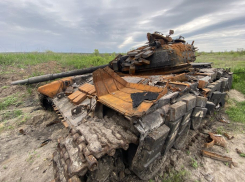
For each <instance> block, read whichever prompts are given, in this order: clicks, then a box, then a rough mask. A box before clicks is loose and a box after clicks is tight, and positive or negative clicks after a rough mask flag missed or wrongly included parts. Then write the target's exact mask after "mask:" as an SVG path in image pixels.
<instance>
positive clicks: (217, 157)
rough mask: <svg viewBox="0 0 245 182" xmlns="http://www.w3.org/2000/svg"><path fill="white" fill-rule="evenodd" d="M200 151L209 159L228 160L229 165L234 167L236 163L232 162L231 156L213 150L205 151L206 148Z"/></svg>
mask: <svg viewBox="0 0 245 182" xmlns="http://www.w3.org/2000/svg"><path fill="white" fill-rule="evenodd" d="M201 152H202V155H203V156H205V157H209V158H211V159H215V160H218V161H222V162H228V163H229V166H230V167H231V166H232V165H233V166H234V167H236V164H234V163H233V161H232V158H230V157H226V156H223V155H219V154H216V153H213V152H209V151H206V150H202V151H201Z"/></svg>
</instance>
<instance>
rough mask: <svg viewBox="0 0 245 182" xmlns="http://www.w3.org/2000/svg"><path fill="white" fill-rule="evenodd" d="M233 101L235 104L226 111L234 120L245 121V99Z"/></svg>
mask: <svg viewBox="0 0 245 182" xmlns="http://www.w3.org/2000/svg"><path fill="white" fill-rule="evenodd" d="M229 102H230V101H229ZM233 102H234V103H235V104H232V105H231V106H229V107H228V108H227V109H226V111H225V112H226V113H227V114H228V115H229V117H230V119H231V120H232V121H235V122H240V123H245V101H244V102H237V101H235V100H233Z"/></svg>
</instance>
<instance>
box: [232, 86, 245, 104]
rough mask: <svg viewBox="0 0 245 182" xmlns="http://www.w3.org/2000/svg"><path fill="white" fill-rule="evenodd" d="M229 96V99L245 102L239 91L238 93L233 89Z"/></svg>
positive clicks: (244, 97)
mask: <svg viewBox="0 0 245 182" xmlns="http://www.w3.org/2000/svg"><path fill="white" fill-rule="evenodd" d="M228 96H229V98H231V99H234V100H236V101H237V102H243V101H245V96H244V95H243V94H242V93H241V92H239V91H237V90H235V89H231V90H230V91H229V92H228Z"/></svg>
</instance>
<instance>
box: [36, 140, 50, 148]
mask: <svg viewBox="0 0 245 182" xmlns="http://www.w3.org/2000/svg"><path fill="white" fill-rule="evenodd" d="M51 141H52V140H51V139H47V140H44V141H43V142H42V143H41V145H40V146H39V147H43V146H44V145H47V144H48V143H49V142H51Z"/></svg>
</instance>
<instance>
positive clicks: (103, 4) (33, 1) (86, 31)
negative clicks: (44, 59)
mask: <svg viewBox="0 0 245 182" xmlns="http://www.w3.org/2000/svg"><path fill="white" fill-rule="evenodd" d="M244 17H245V3H244V2H243V1H241V0H235V1H230V0H220V1H213V0H206V1H196V0H176V1H167V0H156V1H147V0H141V1H129V0H125V1H112V0H94V1H80V0H70V1H66V0H53V1H48V0H42V1H38V0H15V1H13V2H12V3H10V2H9V1H7V0H1V1H0V26H1V29H0V40H1V41H0V52H4V51H14V52H19V51H36V50H38V51H45V50H47V49H50V50H53V51H57V52H71V51H72V52H93V50H94V49H99V50H100V52H127V51H128V50H130V49H131V48H132V47H134V48H136V47H138V46H140V45H141V44H144V43H145V42H146V33H147V32H154V31H160V32H162V33H168V31H169V29H174V30H175V35H174V37H178V36H179V35H183V36H184V37H186V40H187V41H192V40H193V39H195V45H196V46H197V47H199V48H200V50H207V51H208V49H212V50H213V51H223V50H232V49H233V50H236V48H237V46H240V47H245V46H244V45H243V44H244V43H243V42H242V41H241V39H244V31H243V30H244V29H245V24H244V23H245V22H244V20H243V19H244ZM214 40H216V41H214ZM229 41H232V42H233V44H229V43H228V42H229Z"/></svg>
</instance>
